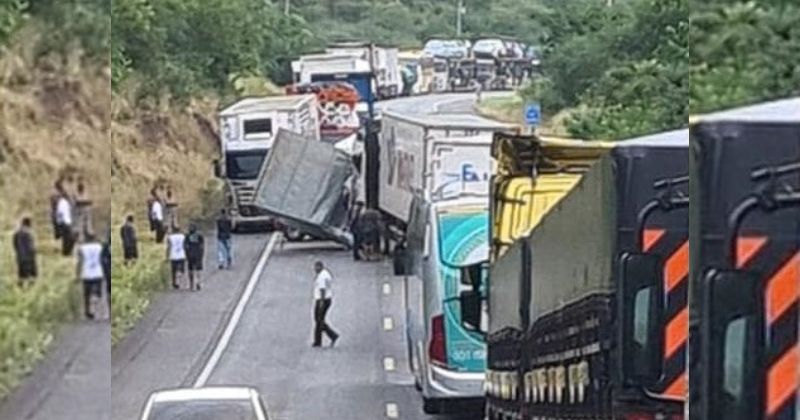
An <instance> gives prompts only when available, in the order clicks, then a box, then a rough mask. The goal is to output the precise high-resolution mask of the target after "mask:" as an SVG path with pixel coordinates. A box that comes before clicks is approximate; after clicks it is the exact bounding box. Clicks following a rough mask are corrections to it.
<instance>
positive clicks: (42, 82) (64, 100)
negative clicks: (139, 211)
mask: <svg viewBox="0 0 800 420" xmlns="http://www.w3.org/2000/svg"><path fill="white" fill-rule="evenodd" d="M33 61H34V60H33V57H32V52H28V51H25V50H24V49H21V48H20V49H17V50H12V51H9V52H8V53H7V54H6V55H5V56H4V57H3V58H2V59H0V191H1V192H2V194H0V196H2V197H3V199H2V200H0V232H3V233H8V232H10V231H11V230H12V229H13V228H14V227H15V225H16V223H17V221H18V219H19V217H20V216H22V215H23V214H25V215H31V216H33V217H34V219H35V220H36V222H38V223H36V225H37V226H38V227H39V228H40V230H43V229H47V228H48V220H49V213H48V212H49V204H48V200H49V196H50V194H51V192H52V186H53V182H54V181H55V179H56V177H57V176H58V174H59V173H60V172H61V171H63V170H65V169H68V168H76V169H77V170H78V171H79V174H81V175H82V176H83V177H84V178H85V179H86V186H87V189H88V191H89V193H90V195H91V196H92V198H93V200H94V202H95V211H94V215H95V224H96V226H99V227H101V228H102V227H103V226H107V225H108V214H109V210H110V208H111V180H110V168H109V162H110V160H111V150H110V144H109V140H108V130H109V127H110V107H111V95H110V92H109V90H108V87H109V83H110V79H109V69H108V68H106V67H101V66H97V65H91V64H87V63H86V62H85V60H84V59H83V57H82V56H81V55H80V52H77V51H76V52H74V53H73V54H72V55H71V56H68V57H56V56H53V57H48V58H44V59H40V60H39V62H38V63H37V65H35V66H34V65H32V64H31V63H32V62H33ZM6 237H7V236H5V235H3V238H6Z"/></svg>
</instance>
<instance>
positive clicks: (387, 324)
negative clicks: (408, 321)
mask: <svg viewBox="0 0 800 420" xmlns="http://www.w3.org/2000/svg"><path fill="white" fill-rule="evenodd" d="M393 329H394V321H393V320H392V317H390V316H385V317H383V330H384V331H391V330H393Z"/></svg>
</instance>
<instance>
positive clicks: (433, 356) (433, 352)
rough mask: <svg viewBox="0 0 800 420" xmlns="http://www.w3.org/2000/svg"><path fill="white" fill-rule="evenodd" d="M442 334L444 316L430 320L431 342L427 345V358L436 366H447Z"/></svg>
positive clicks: (445, 348)
mask: <svg viewBox="0 0 800 420" xmlns="http://www.w3.org/2000/svg"><path fill="white" fill-rule="evenodd" d="M445 340H446V338H445V334H444V315H437V316H435V317H433V318H431V342H430V344H429V345H428V357H429V358H430V360H431V362H432V363H433V364H435V365H438V366H447V344H446V342H445Z"/></svg>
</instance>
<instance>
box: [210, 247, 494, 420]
mask: <svg viewBox="0 0 800 420" xmlns="http://www.w3.org/2000/svg"><path fill="white" fill-rule="evenodd" d="M317 260H319V261H323V262H324V263H325V264H326V266H328V267H329V268H330V270H331V272H332V273H333V274H334V283H333V284H334V285H333V294H334V298H333V305H332V307H331V311H330V313H329V316H328V320H329V324H330V325H331V326H332V327H333V328H334V329H335V330H337V332H339V333H340V334H341V338H340V339H339V341H338V342H337V343H336V346H335V347H333V348H331V347H322V348H312V347H311V341H312V328H313V324H312V312H311V310H312V279H313V271H312V267H313V264H314V262H315V261H317ZM402 308H403V302H402V280H401V279H400V278H395V277H393V276H392V275H391V266H390V264H389V261H388V260H386V261H384V262H373V263H367V262H354V261H353V260H352V257H351V253H350V252H348V251H345V250H343V249H342V248H341V247H340V246H338V245H333V244H327V243H319V242H308V243H298V244H287V245H286V246H285V247H284V248H283V249H282V250H276V251H275V252H274V253H273V254H272V256H271V258H270V260H269V262H268V263H267V266H266V269H265V270H264V272H263V273H262V275H261V278H260V279H259V283H258V286H257V287H256V289H255V291H254V294H253V297H252V300H251V301H250V302H249V304H248V308H247V310H246V311H245V313H244V315H243V317H242V318H241V320H240V322H239V325H238V329H237V331H236V333H235V334H234V336H233V339H232V341H231V343H230V344H229V345H228V348H227V351H226V352H225V354H224V356H223V358H222V359H221V360H220V362H219V364H218V365H217V367H216V369H215V370H214V372H213V374H212V375H211V377H210V380H209V381H208V384H209V385H231V384H247V385H253V386H256V387H257V388H258V389H259V390H260V391H261V392H262V394H263V395H264V399H265V400H266V402H267V404H268V405H269V407H270V411H271V415H273V416H275V418H276V419H278V420H306V419H308V420H313V419H343V420H344V419H347V420H361V419H363V420H375V419H383V418H400V419H442V418H450V419H454V418H481V415H480V413H476V414H475V415H471V416H467V415H461V416H455V417H435V416H426V415H425V414H424V413H423V412H422V401H421V399H420V397H419V395H418V393H417V391H416V390H415V389H414V386H413V379H412V377H411V374H410V373H409V370H408V361H407V357H406V351H405V345H404V338H403V337H404V333H403V331H404V325H403V317H402V314H403V309H402ZM387 320H390V321H387ZM326 340H327V339H326ZM325 345H326V346H327V341H326V344H325Z"/></svg>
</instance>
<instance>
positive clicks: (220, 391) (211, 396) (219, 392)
mask: <svg viewBox="0 0 800 420" xmlns="http://www.w3.org/2000/svg"><path fill="white" fill-rule="evenodd" d="M257 396H258V392H257V391H256V390H255V389H253V388H249V387H206V388H181V389H170V390H164V391H158V392H155V393H153V396H152V399H153V402H154V403H161V402H179V401H197V400H250V399H252V398H254V397H257Z"/></svg>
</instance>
